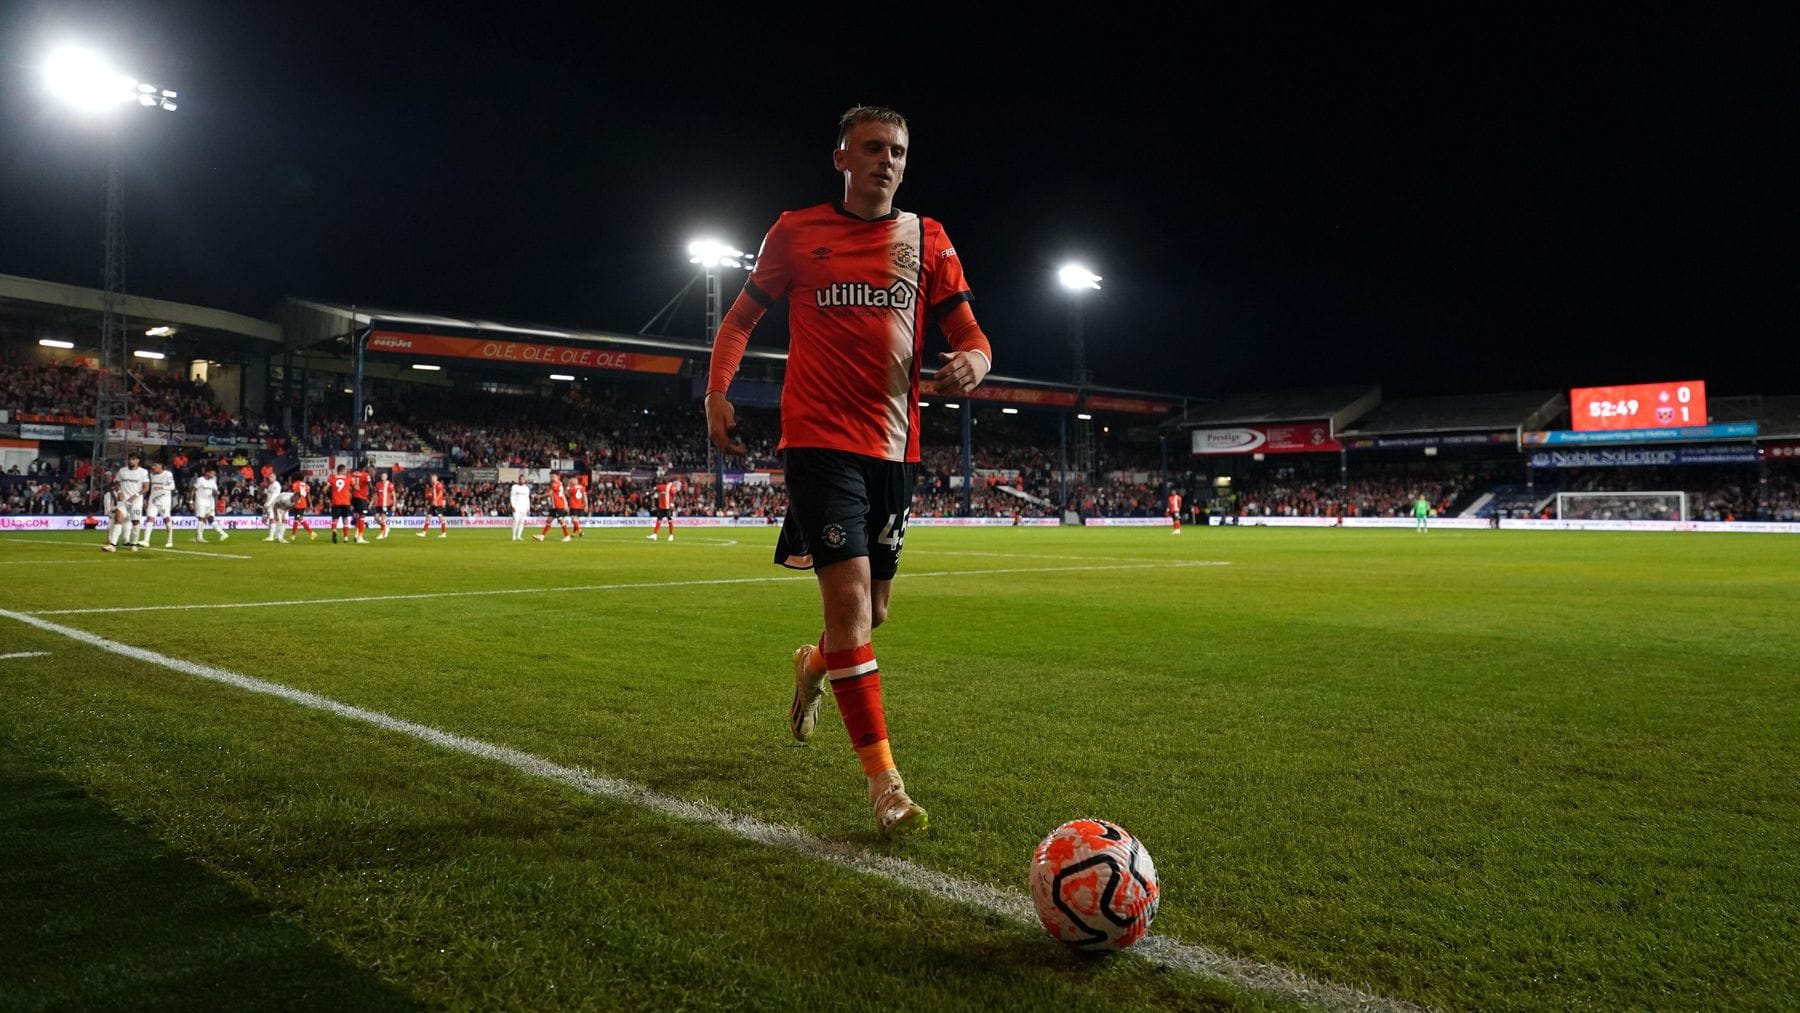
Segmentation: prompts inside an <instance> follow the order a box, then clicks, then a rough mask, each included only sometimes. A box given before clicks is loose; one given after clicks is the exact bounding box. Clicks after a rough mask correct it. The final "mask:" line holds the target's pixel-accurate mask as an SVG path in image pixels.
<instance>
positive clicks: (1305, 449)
mask: <svg viewBox="0 0 1800 1013" xmlns="http://www.w3.org/2000/svg"><path fill="white" fill-rule="evenodd" d="M1342 449H1344V445H1343V444H1341V443H1339V442H1338V441H1337V440H1335V439H1333V438H1332V435H1331V426H1330V425H1329V424H1327V423H1324V422H1303V423H1300V424H1298V425H1288V426H1232V427H1231V428H1229V429H1196V430H1194V453H1196V454H1311V453H1318V452H1321V451H1326V450H1342Z"/></svg>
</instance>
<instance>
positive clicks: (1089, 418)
mask: <svg viewBox="0 0 1800 1013" xmlns="http://www.w3.org/2000/svg"><path fill="white" fill-rule="evenodd" d="M1075 417H1076V418H1078V419H1080V420H1081V421H1083V422H1092V421H1094V417H1093V416H1092V415H1089V414H1088V413H1087V412H1082V413H1080V414H1079V415H1076V416H1075Z"/></svg>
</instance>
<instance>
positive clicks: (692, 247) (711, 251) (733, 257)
mask: <svg viewBox="0 0 1800 1013" xmlns="http://www.w3.org/2000/svg"><path fill="white" fill-rule="evenodd" d="M748 259H749V258H748V257H747V256H746V255H745V253H744V251H743V250H739V249H737V248H735V247H731V246H727V245H725V244H724V243H721V242H719V241H718V240H716V239H696V240H694V241H693V242H691V243H689V244H688V263H690V264H699V265H700V266H701V267H706V268H716V267H736V268H742V267H745V266H746V263H747V261H748Z"/></svg>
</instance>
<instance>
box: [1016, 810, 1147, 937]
mask: <svg viewBox="0 0 1800 1013" xmlns="http://www.w3.org/2000/svg"><path fill="white" fill-rule="evenodd" d="M1161 897H1162V888H1161V887H1160V886H1158V885H1157V882H1156V865H1155V863H1153V862H1151V861H1150V852H1148V851H1146V850H1144V845H1143V843H1142V842H1140V841H1139V840H1138V839H1137V838H1135V837H1133V836H1131V835H1130V834H1129V833H1127V832H1126V831H1125V828H1124V827H1121V826H1119V825H1118V824H1116V823H1108V822H1107V821H1105V820H1095V819H1081V820H1070V821H1069V822H1067V823H1064V824H1063V825H1062V826H1060V827H1057V828H1056V829H1055V830H1052V831H1050V836H1048V837H1046V838H1044V840H1043V842H1042V843H1040V844H1039V845H1038V847H1037V853H1036V854H1035V855H1034V856H1033V857H1032V859H1031V901H1032V904H1033V905H1035V906H1036V907H1037V916H1038V920H1039V921H1041V922H1043V923H1044V928H1045V929H1046V930H1047V931H1048V932H1049V933H1050V934H1051V935H1052V936H1055V937H1056V938H1057V939H1060V940H1062V941H1063V942H1065V943H1067V944H1069V945H1070V946H1072V947H1074V948H1075V949H1078V950H1087V951H1092V952H1104V951H1107V950H1122V949H1124V948H1126V947H1127V946H1130V945H1131V944H1132V943H1135V942H1137V941H1138V940H1139V939H1141V938H1143V935H1144V932H1145V931H1146V930H1147V929H1149V928H1150V919H1152V918H1154V917H1156V905H1157V902H1158V901H1159V900H1160V899H1161Z"/></svg>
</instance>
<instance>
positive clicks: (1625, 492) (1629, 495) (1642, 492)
mask: <svg viewBox="0 0 1800 1013" xmlns="http://www.w3.org/2000/svg"><path fill="white" fill-rule="evenodd" d="M1653 496H1661V497H1667V498H1668V499H1670V500H1671V501H1672V502H1674V503H1675V504H1676V508H1677V512H1678V513H1679V514H1680V516H1679V517H1676V518H1675V519H1676V520H1678V521H1685V520H1687V519H1688V494H1687V493H1686V492H1683V491H1682V490H1680V489H1616V490H1611V491H1605V492H1559V493H1557V494H1556V519H1557V520H1559V521H1561V520H1592V519H1593V518H1590V517H1569V516H1567V514H1565V513H1564V508H1565V505H1566V504H1569V503H1573V502H1576V501H1589V502H1591V501H1595V500H1606V499H1615V500H1624V499H1646V498H1649V497H1653ZM1615 519H1616V520H1658V521H1662V520H1668V519H1669V518H1667V517H1624V518H1615Z"/></svg>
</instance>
